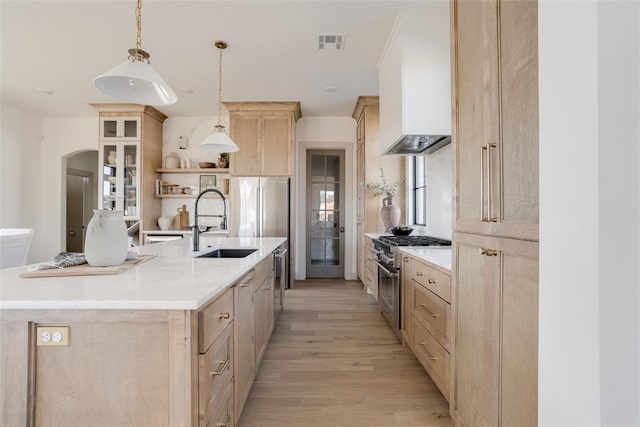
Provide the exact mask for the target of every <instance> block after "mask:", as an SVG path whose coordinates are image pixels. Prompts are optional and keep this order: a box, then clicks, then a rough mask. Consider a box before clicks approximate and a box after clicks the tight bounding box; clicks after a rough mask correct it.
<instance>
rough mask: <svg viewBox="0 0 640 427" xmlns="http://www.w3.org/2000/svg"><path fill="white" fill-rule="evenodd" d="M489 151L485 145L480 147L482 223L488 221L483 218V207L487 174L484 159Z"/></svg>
mask: <svg viewBox="0 0 640 427" xmlns="http://www.w3.org/2000/svg"><path fill="white" fill-rule="evenodd" d="M488 150H489V149H488V148H487V146H486V145H483V146H482V147H480V221H482V222H487V221H488V220H489V219H488V218H487V217H486V216H485V214H484V212H485V210H484V207H485V203H484V200H485V197H486V194H485V179H486V178H487V172H486V170H487V169H488V168H487V167H486V164H487V163H486V159H487V157H488V155H487V151H488Z"/></svg>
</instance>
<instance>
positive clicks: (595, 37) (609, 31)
mask: <svg viewBox="0 0 640 427" xmlns="http://www.w3.org/2000/svg"><path fill="white" fill-rule="evenodd" d="M637 8H638V4H637V3H634V2H626V3H620V2H610V1H603V0H600V1H598V2H563V1H542V2H540V3H539V60H540V63H539V72H540V75H539V83H540V87H539V91H540V92H539V93H540V300H539V303H540V337H539V393H538V394H539V424H540V425H544V426H570V425H575V426H578V425H579V426H590V425H607V426H609V425H639V424H640V414H639V412H638V411H639V409H638V408H640V394H639V390H638V389H639V387H638V386H639V384H640V374H639V369H640V358H639V347H640V342H639V340H640V333H639V332H638V331H639V326H638V325H639V324H640V320H639V318H638V316H639V313H640V309H639V307H640V298H639V296H638V292H639V290H638V288H639V282H640V281H639V275H638V267H637V262H638V259H639V258H640V248H639V245H640V224H639V221H640V219H639V216H640V211H639V208H638V206H639V200H640V191H639V190H638V186H639V183H638V181H639V179H638V165H639V162H638V158H639V153H638V150H639V144H638V136H639V132H638V126H637V123H638V97H637V95H638V93H639V91H638V55H636V53H637V52H638V51H639V50H638V23H639V22H640V19H638V17H639V16H640V15H639V14H638V11H637ZM634 97H635V99H634Z"/></svg>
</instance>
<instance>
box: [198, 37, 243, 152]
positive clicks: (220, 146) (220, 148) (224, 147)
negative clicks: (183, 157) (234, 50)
mask: <svg viewBox="0 0 640 427" xmlns="http://www.w3.org/2000/svg"><path fill="white" fill-rule="evenodd" d="M214 45H215V47H217V48H218V49H219V50H220V59H219V60H218V124H217V125H215V127H214V129H213V133H212V134H211V135H209V136H208V137H207V138H206V139H205V140H204V141H202V142H201V143H200V147H202V148H208V149H211V150H215V151H217V152H219V153H234V152H236V151H238V150H240V148H238V146H237V145H236V144H235V143H234V142H233V141H232V140H231V138H229V135H227V132H225V129H224V126H223V125H222V119H221V117H220V113H221V111H222V51H223V50H224V49H226V48H227V43H226V42H224V41H222V40H216V41H215V43H214Z"/></svg>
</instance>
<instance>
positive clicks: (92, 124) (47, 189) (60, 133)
mask: <svg viewBox="0 0 640 427" xmlns="http://www.w3.org/2000/svg"><path fill="white" fill-rule="evenodd" d="M41 135H42V138H43V140H42V142H41V149H40V169H41V174H40V183H39V185H40V188H41V194H40V203H39V205H40V212H41V219H40V226H39V234H40V235H41V236H42V237H43V240H41V241H39V247H38V254H39V256H40V258H39V259H38V261H45V260H50V259H52V258H53V257H54V256H55V255H57V254H58V253H59V252H60V251H61V250H62V249H63V248H64V246H65V242H66V239H65V237H64V236H65V233H66V226H65V221H63V220H62V218H66V203H63V194H66V188H65V187H66V169H67V165H66V163H67V162H66V159H65V157H66V156H68V155H70V154H74V153H77V152H81V151H85V150H97V149H98V147H99V145H98V116H97V114H96V117H62V118H61V117H45V118H43V119H42V133H41Z"/></svg>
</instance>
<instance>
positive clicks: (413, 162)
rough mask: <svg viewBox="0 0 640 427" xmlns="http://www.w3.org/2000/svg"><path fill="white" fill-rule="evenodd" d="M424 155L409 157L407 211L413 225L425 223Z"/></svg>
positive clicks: (425, 163) (425, 182)
mask: <svg viewBox="0 0 640 427" xmlns="http://www.w3.org/2000/svg"><path fill="white" fill-rule="evenodd" d="M426 159H427V158H426V156H411V157H409V173H408V174H407V175H408V177H409V213H410V215H411V218H409V219H410V220H411V222H412V223H413V224H414V225H422V226H426V225H427V162H426Z"/></svg>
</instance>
